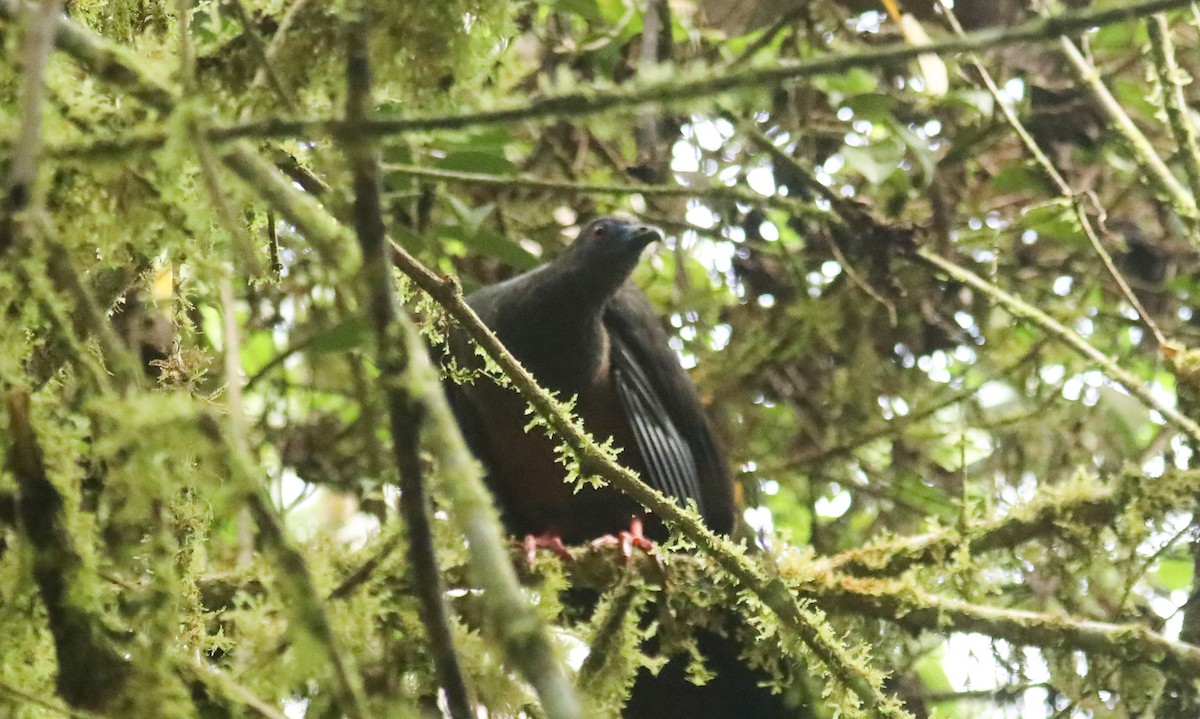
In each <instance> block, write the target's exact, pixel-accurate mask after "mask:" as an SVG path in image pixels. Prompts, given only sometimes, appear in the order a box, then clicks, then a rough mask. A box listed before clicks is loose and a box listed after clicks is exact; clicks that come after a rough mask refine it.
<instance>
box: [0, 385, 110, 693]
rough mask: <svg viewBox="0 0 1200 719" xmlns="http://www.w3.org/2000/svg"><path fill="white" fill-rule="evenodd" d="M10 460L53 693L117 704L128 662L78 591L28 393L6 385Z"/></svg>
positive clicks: (79, 563)
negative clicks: (45, 632) (47, 640)
mask: <svg viewBox="0 0 1200 719" xmlns="http://www.w3.org/2000/svg"><path fill="white" fill-rule="evenodd" d="M7 404H8V433H9V438H8V461H9V468H10V469H11V470H12V473H13V476H14V477H15V478H16V481H17V490H18V496H17V511H18V515H19V518H20V524H19V526H20V529H21V532H22V534H23V535H24V538H25V540H26V541H27V542H28V543H29V546H30V549H31V554H32V559H33V561H32V570H33V579H34V582H35V583H36V584H37V587H38V592H39V594H40V595H41V598H42V604H44V605H45V607H46V614H47V617H48V618H49V623H50V634H51V635H52V636H53V637H54V649H55V653H56V655H57V657H58V694H59V696H61V697H62V699H63V701H65V702H66V703H67V704H69V705H70V706H72V707H75V708H79V709H87V710H92V711H104V710H106V709H108V708H111V707H114V706H119V705H120V703H121V702H122V698H123V692H124V691H125V688H126V686H127V685H128V683H129V679H130V671H131V667H130V664H129V662H127V661H126V660H125V658H124V657H123V656H122V653H121V651H120V649H119V648H118V647H117V646H116V644H115V643H114V642H113V641H112V637H111V636H110V635H109V630H108V628H106V627H105V626H104V625H103V623H102V621H101V619H100V617H99V615H98V614H97V612H96V611H95V610H94V609H93V608H91V607H88V606H86V605H84V604H83V603H82V602H81V600H80V596H79V593H78V592H75V591H74V589H75V588H76V587H78V586H80V582H81V581H86V580H81V575H82V574H84V571H85V569H84V562H83V557H82V556H80V554H79V551H78V550H77V549H76V547H75V542H74V539H73V538H72V536H71V532H70V530H69V529H68V528H67V526H66V518H65V516H64V512H65V509H64V503H63V498H62V495H61V494H59V491H58V489H57V488H56V487H55V486H54V484H53V483H51V481H50V478H49V477H48V476H47V475H46V466H45V463H44V460H43V455H42V448H41V446H40V444H39V442H38V438H37V433H36V431H35V430H34V427H33V421H32V418H31V417H30V404H29V392H28V391H26V390H21V389H13V390H9V392H8V395H7Z"/></svg>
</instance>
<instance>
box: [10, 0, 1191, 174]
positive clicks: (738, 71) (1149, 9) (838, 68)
mask: <svg viewBox="0 0 1200 719" xmlns="http://www.w3.org/2000/svg"><path fill="white" fill-rule="evenodd" d="M15 2H16V0H3V3H0V14H3V13H4V11H5V8H11V7H12V6H13V5H15ZM1185 5H1187V0H1142V1H1141V2H1133V3H1128V4H1125V5H1121V6H1114V7H1105V8H1098V9H1089V10H1084V11H1078V12H1067V13H1063V14H1061V15H1058V16H1053V17H1045V18H1038V19H1033V20H1030V21H1028V22H1025V23H1022V24H1020V25H1015V26H1012V27H1008V28H1003V29H989V30H982V31H978V32H974V33H972V34H970V35H968V36H966V37H964V38H948V39H945V40H939V41H937V42H932V43H930V44H928V45H921V46H914V45H909V44H907V43H894V44H890V45H886V46H883V47H878V48H873V49H871V50H866V51H862V52H854V53H847V54H830V55H824V56H819V57H815V58H810V59H805V60H796V61H790V62H789V61H783V62H778V63H773V64H771V65H770V66H766V67H745V68H735V69H732V70H729V71H727V72H722V73H713V72H703V73H697V74H695V75H690V76H685V77H683V78H680V79H671V80H653V81H644V82H631V83H627V84H626V85H624V86H622V87H621V88H606V87H592V88H586V89H582V90H575V91H571V92H565V93H559V94H552V95H548V96H545V97H542V98H540V99H535V100H532V101H530V102H529V103H528V104H525V105H520V106H516V107H510V108H503V109H498V110H476V111H473V112H464V113H458V114H452V115H443V116H431V117H412V118H394V119H383V118H379V119H375V120H372V121H369V122H366V123H363V124H362V125H360V126H359V127H358V128H357V130H356V131H358V132H360V133H362V134H364V135H365V136H377V137H379V136H388V135H398V134H403V133H411V132H428V131H431V130H457V129H462V128H467V127H480V126H484V125H500V124H507V123H512V122H520V121H523V120H535V119H539V118H545V117H555V118H565V117H583V116H586V115H594V114H597V113H602V112H609V111H612V110H621V109H632V108H636V107H639V106H643V105H655V104H663V103H677V102H684V101H688V100H694V99H697V98H703V97H711V96H714V95H719V94H722V93H726V92H731V91H736V90H741V89H745V88H764V87H774V86H777V85H780V84H782V83H787V82H791V81H794V80H798V79H801V78H806V77H813V76H815V75H824V74H832V73H838V72H845V71H847V70H850V69H853V68H877V67H879V66H881V65H887V64H896V63H901V62H908V61H910V60H912V59H914V58H916V57H917V56H918V55H922V54H926V53H933V54H949V53H957V52H971V51H982V50H988V49H992V48H998V47H1006V46H1009V45H1016V44H1021V43H1029V42H1045V41H1049V40H1053V39H1054V38H1056V37H1058V36H1060V35H1063V34H1066V33H1071V32H1077V31H1081V30H1085V29H1088V28H1092V27H1097V26H1102V25H1108V24H1112V23H1118V22H1124V21H1127V20H1130V19H1132V18H1137V17H1145V16H1148V15H1150V14H1152V13H1155V12H1161V11H1164V10H1171V9H1174V8H1179V7H1183V6H1185ZM60 32H61V31H60ZM60 44H64V43H63V41H62V40H61V39H60ZM64 46H65V44H64ZM84 48H85V49H87V50H89V51H92V50H93V49H92V48H90V47H87V46H86V45H85V46H84ZM100 59H106V60H107V59H109V58H108V56H101V58H100ZM106 69H107V68H106ZM102 77H105V79H121V78H122V76H121V74H120V72H119V71H115V70H113V69H108V71H107V72H106V73H104V74H103V75H102ZM138 88H139V90H140V91H141V92H140V95H139V96H141V97H143V99H146V100H150V101H153V102H157V101H158V99H157V98H155V97H154V93H153V92H150V93H147V92H146V91H147V90H150V89H151V88H149V87H146V86H144V85H142V84H140V83H139V85H138ZM346 129H347V128H346V127H345V123H344V121H343V120H333V119H308V120H305V119H298V120H293V119H283V118H275V119H269V120H262V121H258V122H251V123H245V124H238V125H229V126H225V127H213V128H211V129H209V130H208V138H209V140H210V141H212V142H229V141H232V140H237V139H246V138H256V139H270V138H288V137H308V138H313V137H321V136H323V137H334V136H337V135H339V134H341V133H343V132H345V131H346ZM165 141H166V136H165V135H163V134H162V133H155V132H151V133H141V134H135V133H130V134H128V135H125V136H123V137H121V138H119V139H114V140H105V141H98V142H92V143H88V144H86V145H83V146H79V147H59V148H54V150H53V154H54V155H55V156H58V157H70V156H80V155H84V156H92V157H119V156H122V155H125V154H128V153H130V152H135V151H145V150H151V149H154V148H156V147H159V146H161V145H162V144H163V142H165Z"/></svg>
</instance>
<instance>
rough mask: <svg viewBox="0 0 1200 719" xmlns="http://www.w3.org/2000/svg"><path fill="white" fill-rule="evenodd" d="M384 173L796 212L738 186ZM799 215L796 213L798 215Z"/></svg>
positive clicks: (401, 169) (784, 202)
mask: <svg viewBox="0 0 1200 719" xmlns="http://www.w3.org/2000/svg"><path fill="white" fill-rule="evenodd" d="M381 167H382V168H383V170H384V171H385V172H388V173H394V174H397V175H406V176H409V177H422V178H425V179H429V180H445V181H448V182H462V183H466V184H471V185H482V186H486V187H499V188H505V189H514V188H525V189H532V190H549V191H553V192H566V193H572V194H576V195H643V196H645V197H686V198H695V199H709V200H727V201H736V202H743V203H746V204H750V205H766V206H768V207H772V208H775V209H786V210H788V211H790V212H793V213H797V202H796V200H794V199H787V198H783V197H779V196H776V195H762V194H759V193H757V192H754V191H753V190H744V189H742V188H740V187H736V186H731V187H721V186H696V185H665V184H664V185H645V184H625V183H621V184H604V183H595V182H572V181H570V180H555V179H550V178H544V177H535V176H533V175H523V174H522V175H489V174H485V173H481V172H457V171H453V170H439V169H436V168H432V167H417V166H414V165H396V164H389V163H384V164H383V165H381ZM797 214H799V213H797ZM808 214H809V215H820V216H822V217H824V216H826V215H827V213H825V212H823V211H821V210H818V209H816V208H810V209H809V211H808Z"/></svg>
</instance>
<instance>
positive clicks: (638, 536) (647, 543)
mask: <svg viewBox="0 0 1200 719" xmlns="http://www.w3.org/2000/svg"><path fill="white" fill-rule="evenodd" d="M613 545H617V546H618V547H620V548H621V559H623V560H624V561H625V562H626V563H628V562H629V560H630V558H632V557H633V548H634V547H637V548H638V549H640V550H642V551H643V552H645V553H646V554H650V553H651V550H653V549H654V542H653V541H651V540H649V539H647V538H646V535H645V533H644V530H643V527H642V518H641V517H634V518H633V519H631V520H630V521H629V529H628V530H627V531H623V532H620V533H619V534H617V535H616V536H615V537H614V536H613V535H611V534H608V535H605V536H603V537H600V538H599V539H595V540H593V541H592V546H593V547H610V546H613Z"/></svg>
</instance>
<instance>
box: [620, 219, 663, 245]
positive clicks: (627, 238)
mask: <svg viewBox="0 0 1200 719" xmlns="http://www.w3.org/2000/svg"><path fill="white" fill-rule="evenodd" d="M661 239H662V233H661V232H659V230H658V228H657V227H651V226H650V225H635V224H632V223H630V224H627V225H625V226H624V227H623V228H622V229H621V234H620V239H619V241H620V243H621V244H622V245H637V246H638V248H639V249H640V248H642V247H645V246H646V245H648V244H650V243H651V242H654V241H655V240H661Z"/></svg>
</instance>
